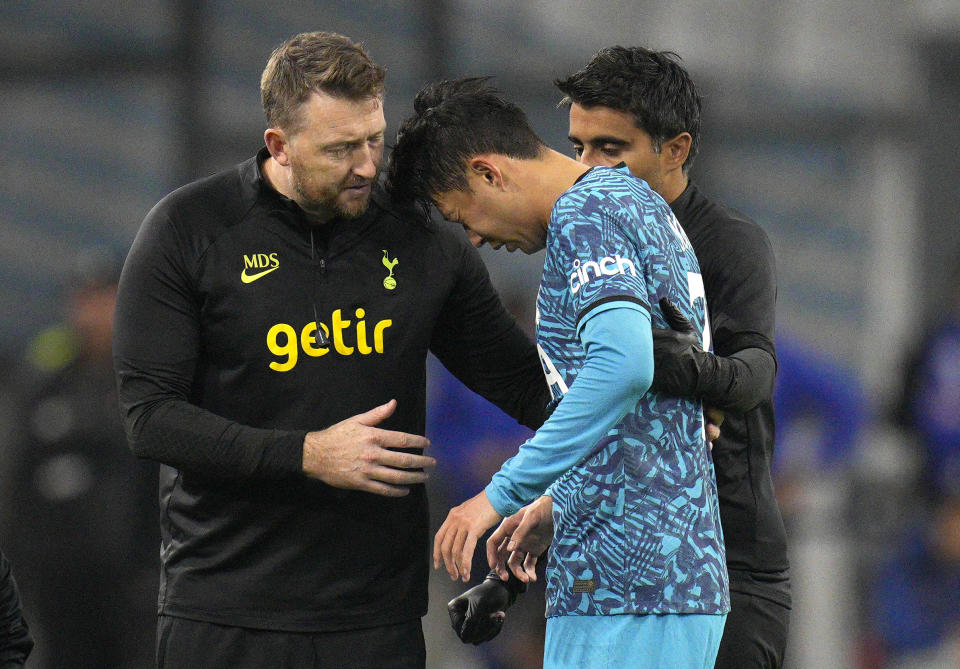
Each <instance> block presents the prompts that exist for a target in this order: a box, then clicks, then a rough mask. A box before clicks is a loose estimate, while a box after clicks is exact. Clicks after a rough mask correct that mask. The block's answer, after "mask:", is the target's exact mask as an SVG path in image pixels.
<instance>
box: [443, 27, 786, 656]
mask: <svg viewBox="0 0 960 669" xmlns="http://www.w3.org/2000/svg"><path fill="white" fill-rule="evenodd" d="M556 84H557V87H558V88H559V89H560V91H561V92H562V93H563V95H564V98H563V100H562V104H563V105H565V106H566V107H568V109H569V121H570V130H569V138H570V142H571V143H572V144H573V149H574V155H575V156H576V157H577V159H578V160H579V161H580V162H582V163H583V164H585V165H608V166H610V165H617V164H619V163H624V164H626V166H627V167H628V168H629V169H630V171H631V172H632V173H633V174H634V175H635V176H638V177H640V178H641V179H643V180H644V181H646V182H647V184H648V185H649V186H650V187H651V188H652V189H653V190H655V191H656V192H657V193H658V194H659V195H660V196H662V197H663V198H664V200H666V201H667V203H669V205H670V208H671V210H672V211H673V213H674V214H675V215H676V217H677V220H678V221H679V222H680V225H681V227H683V230H684V232H686V234H687V235H688V237H689V239H690V242H691V244H692V245H693V249H694V251H695V252H696V254H697V260H698V261H699V263H700V267H701V272H702V275H703V282H704V289H705V292H706V294H707V300H708V302H709V305H710V324H711V326H712V329H713V332H712V335H713V336H712V343H713V352H707V351H703V350H702V349H701V347H700V346H699V342H697V340H696V338H694V337H692V336H690V334H689V333H687V332H684V331H682V330H683V328H681V331H677V330H674V329H669V330H668V329H659V328H654V330H653V354H654V361H655V364H654V378H653V384H652V388H653V389H654V390H656V391H659V392H663V393H665V394H671V395H677V396H682V397H690V398H694V399H700V400H702V401H703V402H704V405H705V406H707V407H713V408H716V409H721V410H722V411H723V414H724V416H725V421H724V423H723V426H724V427H723V434H722V435H719V434H715V435H711V440H712V441H713V444H714V449H713V454H712V455H713V460H714V465H715V469H716V474H717V483H718V492H719V499H720V516H721V520H722V523H723V533H724V541H725V544H726V554H727V570H728V574H729V579H730V600H731V602H730V603H731V612H730V615H729V616H728V617H727V622H726V625H725V626H724V630H723V638H722V639H721V642H720V650H719V652H718V654H717V661H716V665H715V667H716V669H743V668H744V667H757V668H758V669H761V668H762V669H778V668H779V667H782V666H783V663H784V654H785V650H786V645H787V637H788V630H789V621H790V606H791V596H790V573H789V561H788V559H787V545H786V532H785V530H784V526H783V520H782V518H781V515H780V508H779V505H778V504H777V499H776V496H775V495H774V492H773V483H772V480H771V475H770V463H771V461H772V459H773V448H774V440H773V437H774V430H773V418H774V417H773V402H772V392H773V381H774V375H775V372H776V367H777V362H776V350H775V346H774V330H775V328H774V316H775V311H776V295H777V281H776V270H775V259H774V255H773V250H772V247H771V244H770V241H769V239H768V237H767V235H766V233H765V232H764V230H763V228H761V227H760V226H759V225H757V223H755V222H754V221H752V220H750V219H749V218H747V217H746V216H744V215H743V214H741V213H739V212H736V211H734V210H732V209H729V208H728V207H726V206H724V205H723V204H722V203H720V202H718V201H717V200H716V199H714V198H712V197H710V196H709V195H707V194H706V193H705V192H704V191H703V190H702V189H701V188H700V187H699V186H698V185H697V184H696V183H695V181H694V180H692V179H691V177H690V171H691V167H692V166H693V163H694V159H695V158H696V156H697V155H698V153H699V147H700V125H701V121H700V114H701V106H702V104H701V97H700V93H699V90H698V87H697V85H696V84H695V82H694V81H693V78H692V77H691V76H690V73H689V72H687V70H686V69H685V68H684V67H683V65H682V64H681V62H680V58H679V56H677V55H676V54H674V53H672V52H666V51H654V50H651V49H647V48H644V47H623V46H613V47H607V48H604V49H601V50H600V51H598V52H597V53H596V54H595V55H594V56H593V58H592V59H591V60H590V62H589V63H587V64H586V65H585V66H584V67H583V68H581V69H580V70H578V71H577V72H574V73H573V74H571V75H570V76H569V77H566V78H565V79H562V80H559V81H557V82H556ZM551 518H552V516H551V512H550V498H549V497H543V498H541V499H540V500H537V502H535V503H533V504H531V505H530V506H528V507H525V508H524V509H521V510H520V511H519V512H518V513H517V514H516V515H515V516H513V517H510V518H507V519H506V520H504V521H503V523H501V525H500V526H499V527H498V528H497V531H496V532H494V533H493V535H492V536H491V537H490V539H489V540H488V543H487V552H488V559H489V560H490V561H491V562H494V561H499V562H500V564H499V566H498V572H499V574H500V578H499V579H496V578H494V577H492V576H491V577H490V578H488V580H487V581H485V582H484V583H482V584H480V585H478V586H475V587H474V588H471V589H470V590H468V591H467V592H465V593H463V594H462V595H461V596H459V597H457V598H455V599H454V600H453V601H452V602H451V603H450V607H451V609H452V610H460V609H463V611H464V614H463V621H462V623H461V625H460V630H461V633H460V634H461V638H463V639H464V640H465V641H472V642H474V643H476V642H479V641H481V640H486V639H489V638H492V637H493V636H495V635H496V633H497V632H499V628H500V626H501V625H502V617H503V614H502V611H503V610H504V609H505V608H506V607H507V606H509V604H510V603H512V599H511V598H510V597H508V596H507V594H509V593H504V592H503V590H505V589H506V585H504V583H508V582H507V581H505V580H504V579H506V578H507V574H508V571H507V567H508V566H509V567H510V569H511V570H512V571H513V573H514V574H515V575H516V576H517V577H518V579H519V581H520V582H521V583H522V582H527V581H529V580H530V579H532V578H536V572H535V567H536V562H537V556H539V555H540V554H541V553H542V551H543V550H545V549H546V548H547V546H548V545H549V544H550V539H551V536H552V530H553V526H552V520H551ZM508 551H513V552H512V553H509V552H508ZM508 555H509V557H507V556H508ZM504 561H506V565H505V564H503V562H504ZM509 583H511V584H512V581H510V582H509ZM519 587H522V586H519V585H515V586H514V587H513V588H512V591H513V592H515V591H516V590H517V589H518V588H519ZM498 614H499V615H498Z"/></svg>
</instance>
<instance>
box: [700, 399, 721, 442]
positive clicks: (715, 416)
mask: <svg viewBox="0 0 960 669" xmlns="http://www.w3.org/2000/svg"><path fill="white" fill-rule="evenodd" d="M703 415H704V418H706V421H705V422H706V424H707V441H708V442H709V443H710V450H711V451H712V450H713V442H714V441H716V440H717V439H719V438H720V426H721V425H723V418H724V415H723V411H721V410H720V409H714V408H710V407H704V409H703Z"/></svg>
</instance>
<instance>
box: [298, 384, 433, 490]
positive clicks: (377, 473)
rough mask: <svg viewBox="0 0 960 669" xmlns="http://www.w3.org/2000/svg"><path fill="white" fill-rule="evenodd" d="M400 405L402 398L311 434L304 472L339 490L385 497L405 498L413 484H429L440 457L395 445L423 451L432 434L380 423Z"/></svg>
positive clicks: (306, 445)
mask: <svg viewBox="0 0 960 669" xmlns="http://www.w3.org/2000/svg"><path fill="white" fill-rule="evenodd" d="M396 408H397V401H396V400H390V401H389V402H387V403H386V404H381V405H380V406H378V407H375V408H373V409H371V410H370V411H367V412H365V413H362V414H358V415H356V416H353V417H351V418H347V419H346V420H343V421H340V422H339V423H337V424H335V425H331V426H330V427H328V428H327V429H325V430H319V431H317V432H308V433H307V436H306V437H305V438H304V440H303V472H304V473H305V474H306V475H307V476H310V477H312V478H316V479H319V480H321V481H323V482H324V483H326V484H327V485H330V486H333V487H334V488H344V489H347V490H362V491H364V492H371V493H374V494H376V495H383V496H385V497H403V496H405V495H408V494H409V493H410V487H409V486H411V485H415V484H417V483H424V482H425V481H426V480H427V477H428V475H427V472H425V471H420V470H423V469H428V468H433V467H435V466H436V464H437V461H436V460H434V459H433V458H431V457H429V456H426V455H418V454H416V453H404V452H397V451H392V450H389V449H392V448H400V449H411V450H422V449H425V448H426V447H427V446H429V445H430V441H429V440H428V439H427V438H426V437H421V436H420V435H416V434H408V433H406V432H395V431H393V430H383V429H380V428H378V427H376V425H379V424H380V423H382V422H383V421H384V420H386V419H387V418H389V417H390V416H391V415H392V414H393V412H394V411H395V410H396Z"/></svg>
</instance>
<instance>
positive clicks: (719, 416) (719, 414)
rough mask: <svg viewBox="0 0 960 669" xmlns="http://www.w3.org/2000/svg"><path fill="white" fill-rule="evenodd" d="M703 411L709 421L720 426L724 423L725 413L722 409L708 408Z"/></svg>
mask: <svg viewBox="0 0 960 669" xmlns="http://www.w3.org/2000/svg"><path fill="white" fill-rule="evenodd" d="M703 413H704V414H706V416H707V421H708V422H710V423H713V424H714V425H716V426H717V427H718V428H719V427H720V426H721V425H723V419H724V413H723V411H722V410H721V409H712V408H709V407H708V408H706V409H704V410H703Z"/></svg>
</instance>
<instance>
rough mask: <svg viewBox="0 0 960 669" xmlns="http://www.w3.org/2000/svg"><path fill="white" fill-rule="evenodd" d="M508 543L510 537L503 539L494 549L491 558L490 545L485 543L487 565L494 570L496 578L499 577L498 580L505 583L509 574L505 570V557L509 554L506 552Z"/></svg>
mask: <svg viewBox="0 0 960 669" xmlns="http://www.w3.org/2000/svg"><path fill="white" fill-rule="evenodd" d="M509 541H510V537H504V538H503V541H501V542H500V545H499V546H497V547H496V548H495V552H494V553H493V555H492V557H491V552H490V544H489V542H488V543H487V564H488V565H490V568H491V569H494V570H496V572H497V576H499V577H500V580H502V581H506V580H508V579H509V578H510V572H509V571H508V570H507V557H508V556H509V552H508V551H507V543H508V542H509Z"/></svg>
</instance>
